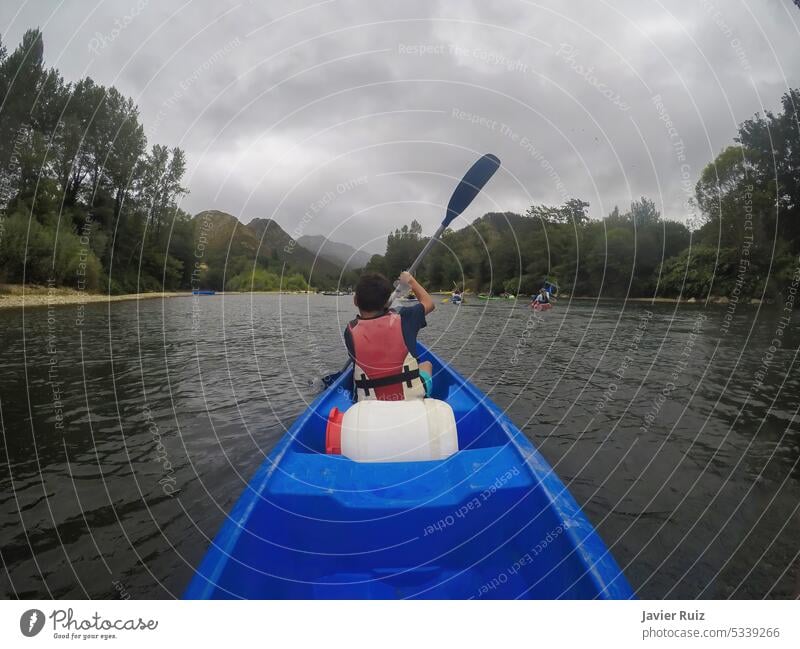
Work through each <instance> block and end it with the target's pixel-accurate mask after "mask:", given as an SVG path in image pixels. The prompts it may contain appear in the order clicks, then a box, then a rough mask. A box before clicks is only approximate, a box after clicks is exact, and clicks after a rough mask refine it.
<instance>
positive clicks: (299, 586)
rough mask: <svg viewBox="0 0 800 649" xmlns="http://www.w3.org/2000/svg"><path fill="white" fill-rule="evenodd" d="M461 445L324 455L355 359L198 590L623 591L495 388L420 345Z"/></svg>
mask: <svg viewBox="0 0 800 649" xmlns="http://www.w3.org/2000/svg"><path fill="white" fill-rule="evenodd" d="M419 350H420V352H421V353H420V360H429V361H431V362H432V363H433V369H434V397H435V398H438V399H442V400H444V401H447V402H448V403H449V404H450V406H451V407H452V408H453V410H454V412H455V416H456V421H457V429H458V438H459V448H460V449H461V450H459V451H458V452H456V453H455V455H452V456H450V457H449V458H447V459H445V460H436V461H430V462H394V463H358V462H353V461H352V460H349V459H347V458H345V457H342V456H336V455H325V426H326V420H327V416H328V412H329V411H330V410H331V408H333V407H334V406H336V407H338V408H339V409H340V410H344V409H346V408H348V407H349V406H350V405H351V400H350V396H349V395H350V389H349V386H350V384H351V381H352V370H350V371H348V372H346V373H344V374H343V375H342V376H340V377H339V379H338V380H337V381H336V382H335V383H334V384H333V385H332V386H331V387H330V388H329V389H328V390H326V391H325V392H323V393H322V394H321V395H320V396H319V397H318V398H317V399H316V400H315V401H314V402H313V403H312V404H311V405H310V406H309V407H308V408H307V410H306V411H305V412H304V413H303V414H302V415H301V416H300V417H299V418H298V419H297V421H295V423H294V424H293V425H292V427H291V429H290V430H289V431H288V433H287V434H286V435H285V436H284V437H283V439H282V440H281V441H280V442H279V443H278V445H277V446H276V447H275V449H274V450H273V451H272V453H271V454H270V455H269V457H268V458H267V459H266V461H265V462H264V463H263V464H262V466H261V467H260V468H259V469H258V471H257V472H256V475H255V476H254V477H253V478H252V480H251V481H250V483H249V484H248V486H247V488H246V490H245V491H244V493H243V494H242V495H241V497H240V498H239V500H238V502H237V503H236V505H235V506H234V508H233V512H232V513H231V514H230V516H229V517H228V519H227V520H226V521H225V523H224V524H223V526H222V529H221V530H220V532H219V533H218V534H217V536H216V538H215V539H214V541H213V543H212V544H211V546H210V548H209V549H208V551H207V553H206V555H205V558H204V559H203V561H202V563H201V565H200V567H199V569H198V570H197V573H196V574H195V576H194V578H193V579H192V581H191V583H190V584H189V587H188V589H187V590H186V593H185V597H186V598H188V599H209V598H256V599H284V598H291V599H298V598H300V599H316V598H320V599H334V598H348V599H367V598H370V599H389V598H446V599H470V598H476V599H490V598H491V599H510V598H531V599H545V598H546V599H551V598H565V599H575V598H581V599H584V598H585V599H590V598H600V599H612V598H618V599H622V598H624V599H627V598H632V597H633V592H632V590H631V588H630V586H629V585H628V582H627V580H626V579H625V577H624V575H623V574H622V572H621V571H620V569H619V567H618V566H617V564H616V562H615V561H614V559H613V558H612V556H611V554H610V552H609V550H608V548H606V546H605V545H604V543H603V541H602V540H601V539H600V537H599V536H598V534H597V532H596V531H595V529H594V527H593V526H592V525H591V523H590V522H589V521H588V519H587V518H586V517H585V516H584V514H583V512H582V511H581V509H580V507H579V506H578V505H577V503H576V502H575V500H573V498H572V496H571V495H570V494H569V492H568V491H567V489H566V487H565V486H564V484H563V483H562V482H561V480H559V478H558V477H557V476H556V474H555V473H554V472H553V469H552V468H551V467H550V466H549V465H548V463H547V461H546V460H545V459H544V458H543V457H542V456H541V455H540V454H539V452H538V451H537V450H536V449H535V448H534V447H533V445H532V444H531V443H530V442H529V441H528V439H527V438H526V437H525V436H524V434H523V433H522V432H521V431H520V430H519V429H518V428H517V427H516V426H515V425H514V424H513V423H512V422H511V421H510V420H509V419H508V418H507V417H506V416H505V415H504V414H503V413H502V412H501V411H500V409H499V408H498V407H497V406H496V405H494V404H493V403H492V402H491V401H490V400H489V399H488V398H487V397H486V395H485V394H483V393H482V392H481V391H479V390H478V389H477V388H476V387H475V386H473V385H472V384H471V383H470V382H469V381H467V380H466V379H464V378H463V377H461V376H460V375H459V374H458V373H456V372H455V371H454V370H453V369H452V368H450V367H449V366H448V365H447V364H446V363H444V362H443V361H442V360H441V359H439V358H438V357H437V356H436V355H435V354H433V353H432V352H431V351H429V350H428V349H426V348H425V347H424V346H422V345H420V346H419Z"/></svg>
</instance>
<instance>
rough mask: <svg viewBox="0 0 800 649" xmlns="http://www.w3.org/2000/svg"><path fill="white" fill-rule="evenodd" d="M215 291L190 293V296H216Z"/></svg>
mask: <svg viewBox="0 0 800 649" xmlns="http://www.w3.org/2000/svg"><path fill="white" fill-rule="evenodd" d="M216 294H217V292H216V291H192V295H216Z"/></svg>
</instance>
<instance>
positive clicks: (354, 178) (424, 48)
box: [0, 0, 800, 251]
mask: <svg viewBox="0 0 800 649" xmlns="http://www.w3.org/2000/svg"><path fill="white" fill-rule="evenodd" d="M78 6H80V7H81V9H80V10H78ZM37 25H38V26H39V27H41V28H42V30H43V32H44V42H45V57H46V62H47V64H48V65H49V66H55V67H57V68H58V69H59V70H60V71H61V72H62V74H63V75H64V76H65V78H66V79H68V80H77V79H79V78H81V77H83V76H87V75H88V76H91V77H92V78H93V79H95V80H96V81H97V82H99V83H102V84H105V85H115V86H116V87H117V88H119V89H120V90H121V91H122V92H123V93H124V94H126V95H129V96H131V97H133V98H134V99H135V101H136V102H137V103H138V105H139V108H140V110H141V115H142V120H143V123H144V124H145V127H146V130H147V133H148V140H149V142H150V143H154V142H156V143H161V144H167V145H170V146H180V147H181V148H183V149H184V150H185V151H186V152H187V154H188V159H189V173H188V174H187V178H186V183H185V184H186V185H187V186H188V187H189V189H190V191H191V193H190V194H189V195H188V196H187V197H186V198H185V199H184V202H183V207H184V208H185V209H187V210H188V211H190V212H192V213H196V212H198V211H200V210H203V209H219V210H224V211H226V212H230V213H232V214H234V215H236V216H238V217H239V218H240V219H241V220H242V221H244V222H247V221H249V220H250V219H252V218H255V217H269V218H274V219H276V220H277V221H278V222H279V223H280V224H281V225H282V226H283V227H284V228H285V229H286V230H287V231H289V232H290V233H292V234H295V235H299V234H326V235H329V236H331V238H333V239H335V240H339V241H346V242H350V243H352V244H354V245H356V246H365V247H366V248H367V249H369V250H370V251H382V248H383V243H384V240H385V236H386V234H387V233H388V232H389V231H390V230H392V229H394V228H396V227H399V226H401V225H402V224H404V223H408V222H410V221H411V219H412V218H416V219H418V220H419V221H420V222H421V223H422V224H423V229H424V231H425V232H426V233H430V232H431V231H432V230H433V229H434V228H435V226H436V224H437V223H438V221H440V220H441V217H442V213H443V206H444V205H445V204H446V203H447V200H448V199H449V195H450V192H451V191H452V189H453V187H454V185H455V182H456V181H457V180H458V178H460V176H461V174H462V173H463V172H464V171H465V170H466V169H467V167H468V166H469V165H470V164H471V163H472V162H473V161H474V159H475V158H476V157H477V156H478V155H479V154H482V153H487V152H491V153H495V154H497V155H498V156H499V157H500V159H501V160H502V161H503V168H502V171H501V172H500V173H498V175H497V176H496V177H495V179H494V180H493V181H492V182H491V184H490V185H489V186H488V187H487V190H486V191H485V192H484V194H482V195H481V196H480V197H479V199H478V200H476V202H475V204H474V205H473V207H471V208H470V210H469V211H468V212H467V213H466V214H465V215H464V218H462V219H461V221H460V222H457V223H456V224H455V225H456V226H457V227H463V226H464V225H465V224H466V223H467V222H469V221H472V220H473V219H474V218H475V217H477V216H479V215H481V214H482V213H484V212H486V211H490V210H494V211H505V210H511V211H519V212H522V211H524V210H525V209H526V207H527V206H528V205H530V204H531V203H550V204H557V203H561V202H563V200H564V199H565V198H567V197H572V196H577V197H581V198H583V199H584V200H586V201H588V202H589V203H590V204H591V207H590V214H591V216H592V217H595V218H599V217H601V216H603V215H604V214H606V213H608V212H609V211H610V210H611V209H612V208H613V206H614V205H615V204H619V205H620V206H621V207H625V206H627V205H628V204H629V203H630V201H631V199H632V198H636V197H639V196H641V195H647V196H649V197H651V198H652V199H653V200H655V201H656V204H657V205H658V206H659V207H660V209H661V210H662V212H663V213H664V215H665V216H667V217H668V218H673V219H678V220H686V219H687V218H689V217H690V214H689V210H687V207H686V205H685V201H686V197H687V193H686V191H685V189H687V188H688V189H689V190H691V189H692V188H693V187H694V184H695V182H696V181H697V178H698V176H699V174H700V172H701V170H702V168H703V166H704V165H705V164H707V163H708V162H709V161H710V160H712V159H713V157H714V156H715V155H716V154H717V153H719V151H720V150H721V149H722V148H724V147H725V146H727V145H729V144H731V143H732V140H733V137H734V136H735V134H736V126H737V124H738V123H739V122H741V121H742V120H744V119H747V118H749V117H751V116H752V115H753V114H754V113H755V112H757V111H760V110H764V109H768V110H770V109H771V110H775V109H776V108H777V107H778V106H779V102H780V97H781V95H782V94H783V93H784V92H785V91H786V90H787V88H789V87H800V46H798V43H800V10H798V8H797V7H796V6H795V5H794V4H793V2H792V1H791V0H746V1H742V0H725V1H723V0H715V2H711V1H707V2H706V1H703V0H686V1H670V2H658V1H651V0H631V1H629V2H602V1H598V0H580V1H570V2H564V1H563V0H562V1H555V0H554V1H545V2H537V3H533V2H526V1H522V0H506V1H497V2H491V3H490V2H485V1H481V2H477V1H476V2H460V1H459V2H455V1H453V2H433V1H430V0H425V1H421V2H417V1H415V0H403V1H402V2H375V1H369V0H355V1H340V0H328V1H321V2H296V1H292V2H288V1H284V2H276V1H270V2H255V1H252V0H251V1H245V2H221V1H220V0H214V1H211V0H208V1H206V0H203V1H192V0H189V1H186V2H165V1H161V2H159V1H158V0H121V1H118V2H117V1H106V2H88V1H86V2H71V1H70V2H68V1H64V2H54V1H51V2H46V1H37V2H32V1H31V2H17V1H15V0H3V2H2V4H0V27H1V28H2V40H3V43H5V44H6V45H7V46H8V47H9V48H13V47H14V46H16V44H17V43H18V41H19V39H20V37H21V35H22V33H23V32H24V31H25V29H26V28H28V27H33V26H37ZM666 120H669V121H671V123H672V128H671V129H670V128H668V125H667V124H666Z"/></svg>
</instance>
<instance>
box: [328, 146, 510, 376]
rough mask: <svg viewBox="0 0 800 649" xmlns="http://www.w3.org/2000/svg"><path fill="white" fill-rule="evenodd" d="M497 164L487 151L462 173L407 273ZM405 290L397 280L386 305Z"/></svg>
mask: <svg viewBox="0 0 800 649" xmlns="http://www.w3.org/2000/svg"><path fill="white" fill-rule="evenodd" d="M499 166H500V159H499V158H498V157H497V156H495V155H492V154H491V153H487V154H486V155H484V156H482V157H481V158H480V159H479V160H478V161H477V162H476V163H475V164H474V165H472V166H471V167H470V168H469V171H467V173H465V174H464V177H463V178H462V179H461V182H460V183H458V187H456V189H455V191H454V192H453V195H452V196H451V197H450V202H449V203H448V204H447V212H446V213H445V215H444V220H443V221H442V224H441V225H440V226H439V228H438V229H437V230H436V232H434V233H433V236H432V237H431V238H430V239H428V242H427V243H426V244H425V247H424V248H423V249H422V250H421V251H420V253H419V254H418V255H417V258H416V259H415V260H414V263H413V264H411V266H410V267H409V268H408V272H409V273H411V274H412V275H413V274H414V272H415V271H416V270H417V267H418V266H419V265H420V263H422V260H423V259H425V255H427V254H428V252H429V251H430V249H431V248H432V247H433V246H434V244H435V243H436V241H438V240H439V238H440V237H441V236H442V232H444V231H445V229H446V228H447V226H448V225H450V223H451V222H452V221H453V219H454V218H456V217H457V216H458V215H459V214H461V213H462V212H463V211H464V210H465V209H467V207H469V204H470V203H471V202H472V201H473V200H474V199H475V197H476V196H477V195H478V192H480V191H481V189H483V186H484V185H485V184H486V183H487V182H489V179H490V178H491V177H492V176H493V175H494V172H495V171H497V169H498V167H499ZM407 292H408V286H403V285H402V284H401V283H400V282H398V284H397V287H396V288H395V289H394V292H393V293H392V296H391V297H390V298H389V302H388V303H387V304H388V306H389V307H391V306H392V304H394V302H395V301H396V300H397V298H399V297H400V295H404V294H405V293H407ZM350 363H352V360H350V359H348V361H347V362H346V363H345V365H344V367H343V368H342V369H341V370H339V371H338V372H335V373H334V374H328V375H326V376H323V377H322V382H323V383H324V384H325V385H326V386H328V385H330V384H331V383H333V382H334V381H335V380H336V379H337V378H339V376H340V375H341V374H342V372H345V371H346V370H347V368H348V367H349V366H350Z"/></svg>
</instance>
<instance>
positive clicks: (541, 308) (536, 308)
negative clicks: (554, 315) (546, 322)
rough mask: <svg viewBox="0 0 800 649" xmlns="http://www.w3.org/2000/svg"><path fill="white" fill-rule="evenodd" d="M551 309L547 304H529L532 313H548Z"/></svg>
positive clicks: (550, 305) (551, 306)
mask: <svg viewBox="0 0 800 649" xmlns="http://www.w3.org/2000/svg"><path fill="white" fill-rule="evenodd" d="M552 308H553V305H552V304H550V303H549V302H547V303H545V304H542V303H541V302H533V303H532V304H531V309H533V310H534V311H548V310H550V309H552Z"/></svg>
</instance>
